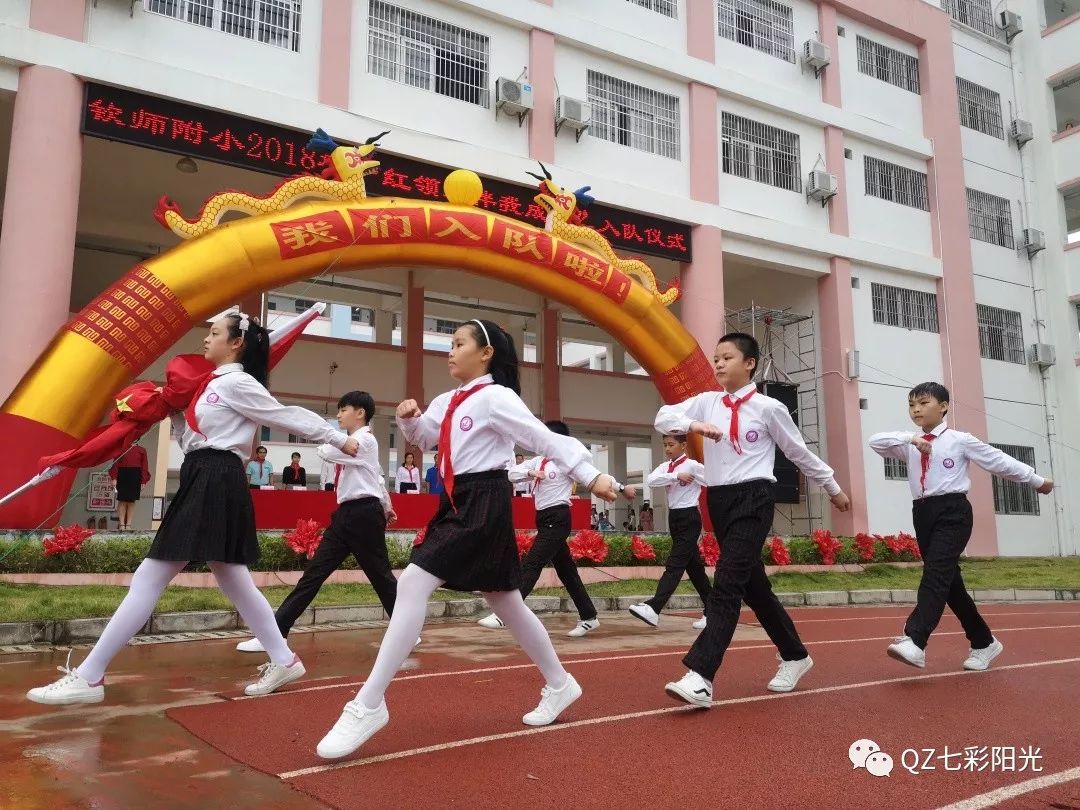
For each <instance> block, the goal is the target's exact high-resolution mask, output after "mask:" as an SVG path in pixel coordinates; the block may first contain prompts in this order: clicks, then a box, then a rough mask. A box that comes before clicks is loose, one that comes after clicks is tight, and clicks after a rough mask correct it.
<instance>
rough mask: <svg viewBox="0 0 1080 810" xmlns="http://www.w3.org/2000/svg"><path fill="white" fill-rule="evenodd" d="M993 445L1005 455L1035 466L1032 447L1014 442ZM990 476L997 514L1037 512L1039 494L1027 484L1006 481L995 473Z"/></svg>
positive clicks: (1028, 513)
mask: <svg viewBox="0 0 1080 810" xmlns="http://www.w3.org/2000/svg"><path fill="white" fill-rule="evenodd" d="M993 446H994V447H996V448H997V449H998V450H1000V451H1001V452H1002V453H1005V455H1008V456H1012V457H1013V458H1015V459H1016V460H1017V461H1022V462H1023V463H1024V464H1027V465H1028V466H1029V467H1034V466H1035V448H1034V447H1020V446H1019V445H1015V444H995V445H993ZM990 478H991V480H992V481H993V485H994V511H995V512H997V513H998V514H999V515H1038V514H1039V494H1038V493H1037V492H1036V491H1035V490H1034V489H1032V488H1031V487H1029V486H1028V485H1027V484H1018V483H1017V482H1015V481H1006V480H1005V479H1004V478H998V476H996V475H993V476H991V477H990Z"/></svg>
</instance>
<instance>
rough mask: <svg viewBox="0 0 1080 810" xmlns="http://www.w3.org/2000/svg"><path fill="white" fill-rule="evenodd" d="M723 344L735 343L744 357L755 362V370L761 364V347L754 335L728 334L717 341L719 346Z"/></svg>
mask: <svg viewBox="0 0 1080 810" xmlns="http://www.w3.org/2000/svg"><path fill="white" fill-rule="evenodd" d="M721 343H733V344H734V345H735V348H736V349H738V350H739V352H740V353H741V354H742V356H743V357H745V358H746V359H747V360H753V361H754V368H755V369H756V368H757V367H758V365H759V364H760V363H761V347H760V346H759V345H758V342H757V338H755V337H754V336H753V335H748V334H746V332H728V333H727V334H726V335H724V336H723V337H722V338H720V339H719V340H718V341H716V345H717V346H719V345H720V344H721Z"/></svg>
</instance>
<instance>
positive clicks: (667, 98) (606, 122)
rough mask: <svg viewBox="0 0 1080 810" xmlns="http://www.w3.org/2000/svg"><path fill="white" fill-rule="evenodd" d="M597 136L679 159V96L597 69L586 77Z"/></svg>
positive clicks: (590, 130) (593, 126) (680, 135)
mask: <svg viewBox="0 0 1080 810" xmlns="http://www.w3.org/2000/svg"><path fill="white" fill-rule="evenodd" d="M586 87H587V92H588V99H589V104H590V105H591V106H592V121H591V123H590V124H589V133H590V134H591V135H593V136H595V137H597V138H603V139H604V140H607V141H611V142H613V143H617V144H621V145H622V146H629V147H630V148H632V149H640V150H641V151H643V152H651V153H652V154H654V155H660V156H661V157H667V158H673V159H675V160H679V155H680V148H679V147H680V142H681V140H682V126H681V123H680V121H681V119H680V117H679V99H678V97H677V96H671V95H668V94H667V93H661V92H659V91H657V90H650V89H649V88H647V87H642V86H641V85H637V84H631V83H630V82H627V81H623V80H622V79H616V78H615V77H614V76H607V75H605V74H603V73H599V72H597V71H595V70H590V71H589V72H588V74H587V76H586Z"/></svg>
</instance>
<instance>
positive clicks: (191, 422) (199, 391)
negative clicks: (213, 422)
mask: <svg viewBox="0 0 1080 810" xmlns="http://www.w3.org/2000/svg"><path fill="white" fill-rule="evenodd" d="M212 379H214V372H212V371H211V372H210V373H209V374H207V375H206V376H205V377H203V378H202V381H201V382H200V383H199V384H198V386H196V388H195V395H194V396H192V398H191V402H189V403H188V406H187V408H185V409H184V420H185V421H186V422H187V423H188V427H190V428H191V429H192V430H194V431H195V432H196V433H198V434H199V435H200V436H202V437H203V438H204V439H205V438H206V434H205V433H203V432H202V431H201V430H199V420H198V419H196V418H195V406H196V405H197V404H198V402H199V398H200V397H202V395H203V392H204V391H206V386H208V385H209V384H210V381H211V380H212Z"/></svg>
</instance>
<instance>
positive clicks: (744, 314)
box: [727, 301, 826, 537]
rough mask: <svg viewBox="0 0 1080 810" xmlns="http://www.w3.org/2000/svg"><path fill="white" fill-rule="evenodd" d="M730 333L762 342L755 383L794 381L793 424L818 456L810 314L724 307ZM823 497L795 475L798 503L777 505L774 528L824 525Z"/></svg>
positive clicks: (793, 531)
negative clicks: (795, 406)
mask: <svg viewBox="0 0 1080 810" xmlns="http://www.w3.org/2000/svg"><path fill="white" fill-rule="evenodd" d="M727 326H728V331H731V332H746V333H747V334H750V335H753V336H754V337H755V338H756V339H757V341H758V343H759V344H760V345H761V362H760V363H759V364H758V371H757V374H755V377H754V380H755V382H772V381H775V382H786V383H792V384H794V385H797V386H798V417H799V418H798V423H799V430H800V432H801V433H802V435H803V439H804V441H805V442H806V446H807V447H808V448H809V449H810V450H811V451H812V452H813V453H815V454H817V455H821V422H820V409H819V402H820V397H821V393H820V391H819V381H818V373H817V329H816V326H815V323H814V316H813V314H810V315H803V314H801V313H797V312H793V311H791V310H790V309H776V308H774V307H762V306H758V305H756V304H754V303H753V302H752V301H751V303H750V306H748V307H743V308H742V309H729V310H727ZM825 502H826V497H825V495H824V493H823V492H821V491H820V490H818V489H817V488H816V487H814V488H812V489H810V490H809V491H808V490H807V486H806V479H805V478H804V477H803V475H802V474H801V473H800V474H799V503H797V504H794V503H793V504H777V505H776V517H775V519H774V521H773V530H774V531H775V532H776V533H778V534H781V535H785V536H788V537H790V536H793V535H800V536H805V535H809V534H810V533H811V532H812V531H814V530H815V529H820V528H822V526H823V509H824V504H825Z"/></svg>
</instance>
